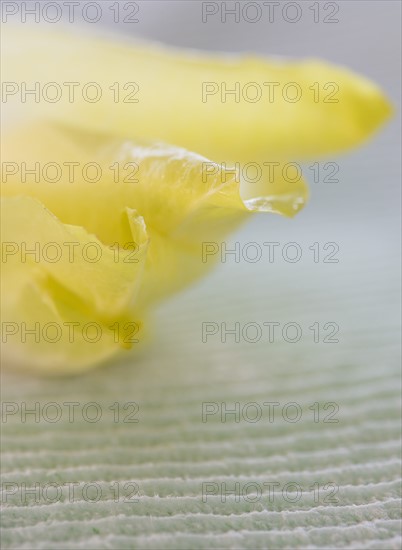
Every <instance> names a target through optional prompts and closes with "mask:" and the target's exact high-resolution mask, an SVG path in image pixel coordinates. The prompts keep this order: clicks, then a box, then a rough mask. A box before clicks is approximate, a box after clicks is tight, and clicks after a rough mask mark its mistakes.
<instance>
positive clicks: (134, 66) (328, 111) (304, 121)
mask: <svg viewBox="0 0 402 550" xmlns="http://www.w3.org/2000/svg"><path fill="white" fill-rule="evenodd" d="M3 32H4V38H3V43H4V46H3V56H2V73H3V80H4V81H5V84H4V85H3V102H4V103H5V105H4V106H5V107H6V109H5V111H6V114H7V113H8V116H9V117H11V120H14V118H15V117H17V116H19V117H22V118H23V119H24V120H26V118H27V117H28V116H39V117H42V116H46V117H48V118H49V119H52V120H57V121H59V122H64V123H66V122H67V123H68V124H74V125H76V126H79V127H82V128H84V129H87V130H91V131H100V132H106V133H110V134H114V135H115V136H118V137H121V138H123V139H127V138H129V139H134V140H137V139H138V138H140V139H147V140H162V141H164V142H167V143H172V144H175V145H178V146H181V147H185V148H187V149H189V150H192V151H197V152H198V153H200V154H202V155H205V156H206V157H208V158H211V159H213V160H215V161H216V162H219V163H222V162H224V161H228V162H229V161H232V162H251V161H257V162H261V161H262V160H269V161H277V160H282V159H285V160H289V159H295V160H299V159H300V160H302V159H305V158H310V159H311V158H313V159H316V158H317V157H318V156H321V155H328V154H332V153H335V152H338V151H342V150H346V149H348V148H349V147H352V146H355V145H358V144H359V143H360V142H361V141H363V140H364V139H366V138H367V137H368V136H369V135H370V134H372V133H373V132H374V131H375V130H376V129H377V128H378V126H379V125H380V124H381V123H382V122H383V121H384V120H386V119H387V118H388V117H389V115H390V112H391V107H390V105H389V102H388V101H387V99H386V98H385V97H384V95H383V94H382V92H381V90H380V89H379V88H378V87H377V86H376V85H375V84H374V83H372V82H371V81H369V80H368V79H366V78H364V77H362V76H359V75H357V74H355V73H353V72H352V71H350V70H348V69H346V68H343V67H337V66H335V65H332V64H329V63H325V62H322V61H319V60H315V59H309V60H304V61H286V60H279V59H264V58H262V57H258V56H255V55H251V54H250V55H241V56H233V55H226V56H225V55H220V56H216V55H211V54H207V53H200V52H198V53H197V52H195V51H187V52H185V51H181V50H175V49H173V48H172V49H168V48H165V47H162V46H158V45H150V44H143V43H139V44H136V45H133V44H130V43H124V42H121V41H120V42H119V41H116V40H107V39H105V38H101V37H96V36H88V35H83V34H71V33H69V32H68V31H63V32H59V31H49V30H47V29H46V30H43V29H40V28H36V29H32V28H31V27H29V26H27V25H23V28H21V27H13V26H9V25H7V26H5V28H4V30H3ZM27 90H28V91H31V92H28V95H26V91H27ZM32 90H34V93H32ZM24 99H26V102H25V103H24V102H23V100H24ZM267 156H269V158H267Z"/></svg>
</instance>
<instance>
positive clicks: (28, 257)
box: [2, 124, 307, 373]
mask: <svg viewBox="0 0 402 550" xmlns="http://www.w3.org/2000/svg"><path fill="white" fill-rule="evenodd" d="M2 152H3V155H2V157H3V178H2V181H3V184H2V197H3V198H2V214H3V216H2V223H3V228H2V253H3V254H2V262H3V289H4V296H3V303H2V321H3V323H4V322H5V323H8V324H7V331H6V340H7V349H8V350H9V353H8V356H11V357H13V358H14V362H17V363H19V364H21V365H22V366H24V367H32V368H34V369H37V370H42V371H45V372H52V373H53V372H54V373H68V372H74V371H77V370H80V369H83V368H88V367H90V366H93V365H94V364H96V363H98V362H99V361H100V360H102V359H106V358H109V357H111V356H112V355H114V354H116V353H117V352H118V351H119V350H121V348H122V347H125V346H126V347H127V346H128V345H129V344H130V340H128V341H127V339H126V336H127V334H126V333H127V331H128V332H130V329H131V328H132V324H133V323H135V324H136V326H137V325H138V326H139V324H140V320H141V319H143V316H144V315H146V313H147V310H148V308H149V307H150V306H151V305H152V304H154V303H155V302H156V301H158V300H160V299H161V298H163V297H165V296H167V295H169V294H170V293H172V292H174V291H177V290H179V289H180V288H182V287H183V286H184V285H186V284H188V283H190V282H192V281H194V280H195V279H197V278H198V277H199V276H201V275H202V274H203V273H205V272H206V271H207V270H208V269H210V267H211V266H212V265H213V262H212V261H208V262H203V258H202V245H203V243H204V242H206V241H219V240H222V239H224V238H225V236H226V235H227V234H228V233H229V232H230V231H231V230H233V229H234V228H236V227H237V226H238V225H239V224H240V223H241V222H242V221H244V220H245V219H247V217H248V216H249V215H250V213H251V212H252V211H263V210H265V211H271V212H272V211H275V212H278V213H282V214H284V215H288V216H289V215H294V214H295V213H296V212H297V211H298V210H299V209H300V208H302V206H303V204H304V202H305V201H306V198H307V188H306V186H305V184H304V182H303V180H299V181H297V182H296V183H290V182H289V181H288V180H284V179H282V177H281V176H280V174H279V173H278V177H277V178H276V179H275V181H274V182H273V183H267V184H266V186H265V188H264V189H261V188H259V195H258V196H256V197H254V199H250V200H247V201H245V202H243V200H242V199H241V196H240V183H241V182H240V180H239V177H238V174H236V172H233V171H232V170H230V169H229V168H228V169H225V168H224V167H222V166H219V165H217V164H215V163H213V162H211V161H208V160H207V159H205V158H204V157H201V156H200V155H197V154H194V153H190V152H188V151H186V150H184V149H180V148H177V147H172V146H168V145H163V144H154V145H152V146H145V145H141V144H136V143H132V142H130V141H124V142H122V141H120V140H116V139H110V138H108V137H105V136H102V135H98V134H97V135H93V134H87V133H81V132H78V131H77V130H73V131H71V130H68V129H67V128H59V127H55V126H49V125H43V124H38V125H33V126H24V127H22V128H19V129H18V130H15V131H14V133H9V134H7V135H6V139H5V140H4V143H3V151H2ZM89 168H91V169H92V170H95V172H91V171H90V170H89ZM95 180H96V181H95ZM67 243H70V245H68V244H67ZM71 243H76V247H75V248H73V247H72V245H71ZM89 248H90V250H89ZM84 250H86V252H85V254H84ZM27 251H28V253H26V252H27ZM29 251H35V253H29ZM97 251H98V255H99V259H98V260H97V261H92V260H93V259H94V258H97V256H96V253H97ZM60 253H61V257H58V254H60ZM71 253H72V254H73V256H72V258H73V261H72V262H71V261H70V260H71ZM54 258H56V259H57V261H53V259H54ZM22 323H25V328H26V327H28V329H30V330H32V329H33V328H34V326H35V323H39V330H40V345H38V343H37V342H35V337H34V336H32V335H27V337H26V343H23V344H22V343H21V335H22V333H23V332H24V331H23V330H22V328H21V324H22ZM49 323H50V324H51V325H49V330H50V332H51V331H52V330H55V328H54V326H53V325H54V323H57V324H58V326H59V327H60V328H61V329H62V338H60V340H58V341H55V342H49V341H48V340H47V339H46V337H44V335H43V330H44V326H47V325H48V324H49ZM69 323H70V324H71V323H77V327H76V330H75V332H74V339H73V342H70V341H69V340H68V337H69V336H70V334H69V332H68V330H67V329H68V326H69V325H68V324H69ZM88 323H89V324H90V323H96V325H97V326H98V327H100V328H98V331H100V333H101V338H99V340H98V341H91V342H88V341H87V339H86V336H87V335H86V333H85V331H84V332H83V328H84V326H86V325H87V324H88ZM66 324H67V327H66ZM116 324H117V325H116ZM127 325H128V329H127V328H125V327H126V326H127ZM116 326H118V328H119V330H120V332H119V334H118V337H116ZM111 327H114V328H111ZM45 335H46V333H45ZM56 336H57V335H56ZM56 336H55V335H54V333H52V332H51V336H50V339H52V338H55V337H56ZM93 337H94V336H93V335H91V336H89V339H91V338H93ZM95 337H96V334H95Z"/></svg>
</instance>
